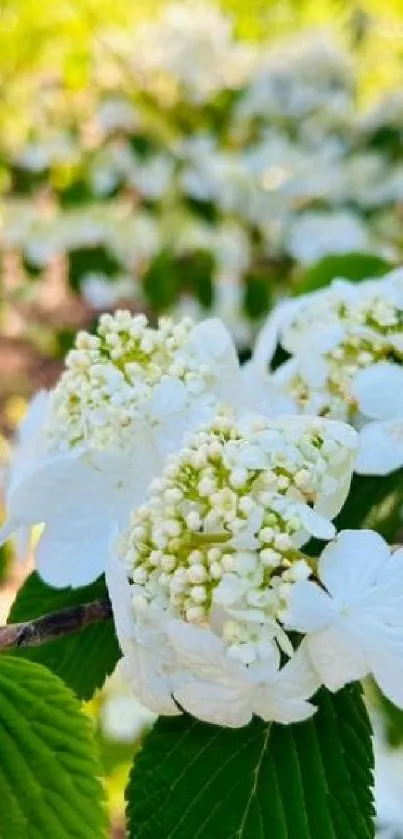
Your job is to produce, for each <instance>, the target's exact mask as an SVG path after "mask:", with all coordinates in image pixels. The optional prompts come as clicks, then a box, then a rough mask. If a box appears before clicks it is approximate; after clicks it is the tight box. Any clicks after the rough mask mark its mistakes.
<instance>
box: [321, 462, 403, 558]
mask: <svg viewBox="0 0 403 839" xmlns="http://www.w3.org/2000/svg"><path fill="white" fill-rule="evenodd" d="M402 507H403V469H398V470H396V471H395V472H392V473H391V474H390V475H385V476H377V475H376V476H366V475H365V476H364V475H354V477H353V480H352V484H351V489H350V492H349V495H348V498H347V501H346V503H345V505H344V507H343V509H342V511H341V513H340V514H339V516H338V517H337V519H336V522H335V524H336V527H337V529H338V530H343V529H345V528H360V527H370V528H372V529H373V530H377V531H378V532H379V533H380V534H381V535H382V536H384V538H385V539H387V540H388V541H389V542H393V541H394V539H395V537H396V535H397V533H398V531H399V530H400V529H401V526H402V518H401V511H402Z"/></svg>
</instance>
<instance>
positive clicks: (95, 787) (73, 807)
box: [0, 656, 106, 839]
mask: <svg viewBox="0 0 403 839" xmlns="http://www.w3.org/2000/svg"><path fill="white" fill-rule="evenodd" d="M0 744H1V745H0V797H1V809H0V839H102V838H103V837H105V836H106V814H105V806H104V791H103V787H102V784H101V782H100V780H99V775H100V767H99V762H98V759H97V756H96V751H95V744H94V737H93V733H92V726H91V723H90V720H89V718H87V717H86V716H85V714H83V713H82V711H81V710H80V706H79V703H78V701H77V699H76V698H75V697H74V695H73V694H72V693H71V691H69V690H68V689H67V688H66V686H65V685H63V683H62V682H61V681H60V679H57V678H56V676H54V675H53V673H50V672H49V671H48V670H46V668H45V667H42V666H41V665H39V664H34V663H33V662H30V661H24V660H23V659H17V658H14V657H11V656H3V657H2V658H1V659H0Z"/></svg>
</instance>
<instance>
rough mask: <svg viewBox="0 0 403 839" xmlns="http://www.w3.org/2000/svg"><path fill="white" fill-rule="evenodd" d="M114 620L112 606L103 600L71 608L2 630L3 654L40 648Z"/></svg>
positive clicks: (0, 635)
mask: <svg viewBox="0 0 403 839" xmlns="http://www.w3.org/2000/svg"><path fill="white" fill-rule="evenodd" d="M111 617H112V607H111V604H110V602H109V600H107V599H104V600H95V601H94V602H92V603H83V604H81V605H79V606H72V607H71V608H69V609H62V610H61V611H60V612H52V613H51V614H49V615H43V617H40V618H34V619H33V620H30V621H25V622H24V623H10V624H9V625H8V626H1V627H0V652H2V651H3V650H10V649H18V648H19V647H39V646H40V645H41V644H47V643H48V642H49V641H55V640H56V639H57V638H62V637H63V636H65V635H71V634H72V633H73V632H78V631H79V630H80V629H84V628H85V627H86V626H91V624H94V623H99V622H101V621H107V620H109V619H110V618H111Z"/></svg>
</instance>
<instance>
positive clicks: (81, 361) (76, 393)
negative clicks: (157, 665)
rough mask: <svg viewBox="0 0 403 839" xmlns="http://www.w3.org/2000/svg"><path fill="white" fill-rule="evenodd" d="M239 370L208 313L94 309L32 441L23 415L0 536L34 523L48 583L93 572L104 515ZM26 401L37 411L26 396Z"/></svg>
mask: <svg viewBox="0 0 403 839" xmlns="http://www.w3.org/2000/svg"><path fill="white" fill-rule="evenodd" d="M238 377H239V364H238V360H237V356H236V352H235V348H234V346H233V343H232V341H231V339H230V337H229V335H228V334H227V332H226V331H225V329H224V327H223V326H222V324H220V322H219V321H214V320H211V321H206V322H204V323H202V324H200V325H197V326H193V324H192V323H191V322H189V321H182V322H181V323H179V324H178V325H174V324H173V323H172V322H171V321H169V320H162V321H161V322H160V325H159V328H158V329H157V330H154V329H151V327H149V326H148V325H147V321H146V319H145V317H143V316H137V317H132V316H131V315H130V314H129V313H128V312H117V313H116V314H115V315H114V316H111V315H104V316H102V317H101V319H100V324H99V327H98V332H97V334H96V335H89V334H87V333H79V335H78V337H77V340H76V346H75V348H74V349H73V350H72V351H71V352H70V353H69V355H68V357H67V362H66V370H65V372H64V373H63V374H62V376H61V379H60V381H59V383H58V384H57V385H56V388H55V389H54V390H53V391H52V392H51V393H50V394H49V396H48V398H47V399H45V398H43V399H42V400H41V405H42V410H41V415H40V420H41V422H40V427H39V426H38V422H37V420H35V423H34V425H35V427H34V428H33V430H32V434H33V435H34V436H33V440H31V439H30V437H31V427H32V425H33V417H32V412H31V414H30V417H29V419H28V421H27V422H28V425H27V424H26V426H25V429H26V432H27V433H25V431H24V448H23V451H22V454H21V455H19V454H18V452H17V460H16V471H14V470H12V472H11V480H10V483H9V488H8V493H7V515H8V520H7V523H6V525H5V528H4V529H3V532H2V539H3V540H4V539H6V538H8V536H9V535H10V534H11V533H12V532H13V531H14V530H17V529H19V528H21V527H30V526H32V525H33V524H36V523H45V525H46V526H45V529H44V532H43V535H42V538H41V540H40V542H39V545H38V548H37V551H36V559H37V564H38V569H39V572H40V573H41V575H42V576H43V578H44V579H45V580H46V581H47V582H49V583H50V584H52V585H55V586H64V585H84V584H86V583H88V582H91V581H92V580H94V579H95V578H96V577H97V576H98V575H99V574H100V573H102V571H103V569H104V564H105V555H106V551H107V547H108V539H109V533H110V529H111V526H112V524H113V523H114V522H117V523H119V524H120V525H121V524H123V523H124V522H125V519H126V516H127V515H128V512H129V510H130V508H131V506H132V505H133V503H134V501H135V499H137V502H140V500H141V498H142V496H143V493H144V492H145V488H146V486H147V483H148V481H149V479H150V478H151V477H152V475H153V474H157V473H158V471H159V469H160V467H161V465H162V464H163V462H164V459H165V457H166V455H167V453H168V452H169V451H173V450H174V449H175V447H176V446H178V445H180V442H181V439H182V436H183V433H184V432H185V431H186V429H191V428H193V427H197V426H198V425H200V424H202V423H203V422H205V421H206V420H207V419H208V417H209V416H212V415H213V413H214V411H215V407H216V405H217V404H219V402H220V401H221V400H222V399H225V398H226V397H230V396H231V394H232V393H233V392H234V393H238V391H239V388H238V387H237V382H238ZM42 403H43V404H42ZM32 411H35V416H36V414H37V410H36V403H35V405H34V406H33V408H32ZM27 447H29V448H30V449H32V450H33V456H31V457H30V459H29V468H28V461H27V462H26V463H25V464H24V462H23V461H24V459H25V458H26V455H25V454H24V452H25V451H26V449H27ZM21 463H22V465H23V469H24V472H23V473H21V468H20V464H21Z"/></svg>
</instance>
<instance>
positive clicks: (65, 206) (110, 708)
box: [0, 0, 403, 839]
mask: <svg viewBox="0 0 403 839" xmlns="http://www.w3.org/2000/svg"><path fill="white" fill-rule="evenodd" d="M402 82H403V0H388V3H387V4H385V2H384V0H363V2H360V3H354V2H349V0H289V2H285V0H283V2H275V0H273V2H270V0H249V2H248V3H245V2H241V0H223V2H222V3H221V4H211V3H208V2H207V0H206V2H198V3H194V2H191V0H187V2H181V3H175V4H167V3H165V2H162V0H148V2H147V3H146V2H142V0H137V2H136V3H133V2H132V0H120V2H116V0H59V2H58V3H53V4H44V3H43V2H42V0H2V3H1V6H0V96H1V107H0V466H1V473H0V477H1V476H2V477H3V478H4V477H5V475H6V472H7V461H8V458H9V456H10V453H11V449H12V434H13V430H14V428H15V426H16V424H17V422H18V420H19V418H20V417H21V416H22V414H23V412H24V410H25V406H26V404H27V400H28V399H29V397H30V396H31V395H32V393H33V392H35V391H36V390H37V389H38V388H40V387H49V386H51V385H52V384H53V383H54V381H55V379H56V378H57V376H58V374H59V372H60V369H61V367H62V364H63V357H64V355H65V353H66V351H67V350H68V348H69V347H70V345H71V342H72V340H73V337H74V334H75V332H76V331H77V329H79V328H82V327H85V328H91V326H92V325H93V324H94V322H95V320H96V318H97V315H98V313H99V312H100V311H105V310H111V309H114V308H116V307H118V306H124V307H126V308H130V309H131V310H132V311H146V312H147V313H148V314H149V316H150V318H151V319H152V320H154V319H155V318H157V317H158V315H160V314H162V313H164V314H170V315H172V316H174V317H180V316H181V315H183V314H190V315H191V316H192V317H194V318H196V319H198V318H201V317H205V316H206V315H207V314H208V313H214V314H217V315H218V316H219V317H221V318H222V319H223V320H224V321H225V322H226V323H227V325H228V327H229V328H230V329H231V331H232V332H233V334H234V336H235V338H236V341H237V344H238V347H239V351H240V353H241V354H242V355H243V356H244V357H247V354H248V352H249V351H250V347H251V345H252V343H253V340H254V336H255V334H256V332H257V331H258V329H259V327H260V325H261V323H262V321H263V320H264V317H265V315H266V314H267V312H268V311H269V310H270V308H271V306H272V305H273V304H274V303H275V302H277V301H278V300H279V299H280V298H281V297H283V296H286V295H292V294H296V293H299V292H301V291H306V290H309V289H313V288H318V287H320V286H322V285H325V284H326V283H327V282H329V280H330V279H332V278H333V277H334V276H347V277H352V278H354V279H359V278H360V277H363V276H370V275H372V276H374V275H381V274H383V273H384V272H386V271H387V270H388V269H389V267H390V266H393V265H396V264H399V263H400V262H401V261H402V256H403V227H402V221H403V145H402V142H403V84H402ZM0 573H1V579H2V588H1V596H0V612H1V618H2V619H4V618H5V616H6V614H7V611H8V608H9V605H10V603H11V601H12V599H13V596H14V593H15V590H16V587H17V586H18V585H19V583H20V582H21V580H22V578H23V576H24V575H25V574H26V573H27V568H23V569H21V567H19V566H17V565H16V564H15V563H14V560H13V556H12V552H11V551H10V549H7V550H6V551H5V550H3V552H2V553H1V559H0ZM370 702H371V705H372V707H373V711H374V714H375V720H376V727H377V731H378V738H377V739H378V740H379V743H378V745H377V749H378V752H379V760H378V766H379V771H378V779H377V798H378V810H379V834H378V835H379V837H382V839H402V837H403V751H402V749H401V743H403V721H402V714H401V713H400V712H397V711H396V709H394V708H393V707H391V706H390V705H386V704H385V703H384V702H381V701H380V700H379V698H377V697H375V696H371V697H370ZM89 712H90V713H91V714H92V715H93V717H94V721H95V724H96V726H97V731H98V737H99V742H100V747H101V751H102V756H103V762H104V767H105V772H106V774H107V776H108V791H109V799H110V810H111V823H112V825H113V827H112V830H113V836H114V837H116V839H117V837H119V836H120V837H122V836H123V835H124V834H123V829H122V827H121V824H122V820H121V812H122V790H123V786H124V781H125V776H126V772H127V766H128V763H129V760H130V758H131V756H132V754H133V751H134V750H135V749H136V748H138V745H139V743H140V741H141V736H142V732H143V731H145V730H147V728H148V727H149V726H150V725H151V724H152V717H151V716H150V715H149V714H148V713H147V712H146V711H145V710H144V709H142V708H141V707H140V706H138V705H137V704H136V703H135V701H134V700H133V699H132V698H131V697H130V696H129V695H128V694H127V693H126V692H125V689H124V686H123V684H122V682H121V680H120V678H119V676H118V675H117V676H115V677H114V678H113V679H112V680H111V681H110V683H109V684H108V685H107V686H106V688H105V689H104V691H103V692H102V693H101V694H100V695H99V696H98V697H97V699H96V700H95V701H94V702H92V703H91V705H90V707H89Z"/></svg>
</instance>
